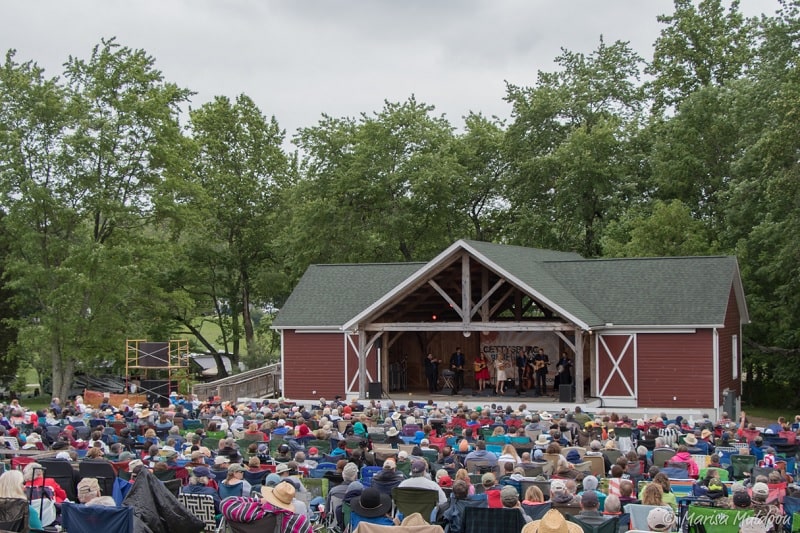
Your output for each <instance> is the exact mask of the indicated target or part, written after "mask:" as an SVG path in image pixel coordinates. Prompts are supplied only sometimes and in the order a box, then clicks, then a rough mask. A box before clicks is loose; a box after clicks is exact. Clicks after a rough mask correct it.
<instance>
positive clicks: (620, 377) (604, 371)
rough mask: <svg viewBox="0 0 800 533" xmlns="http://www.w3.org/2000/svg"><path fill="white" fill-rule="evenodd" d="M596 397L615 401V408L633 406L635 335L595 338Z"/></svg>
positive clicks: (634, 389)
mask: <svg viewBox="0 0 800 533" xmlns="http://www.w3.org/2000/svg"><path fill="white" fill-rule="evenodd" d="M596 353H597V374H596V376H597V383H596V386H597V395H598V396H599V397H601V398H604V399H616V400H618V401H617V402H615V403H616V404H619V405H623V404H624V405H632V406H635V403H636V397H637V393H638V390H637V383H636V372H637V371H636V335H635V334H616V335H598V336H597V351H596Z"/></svg>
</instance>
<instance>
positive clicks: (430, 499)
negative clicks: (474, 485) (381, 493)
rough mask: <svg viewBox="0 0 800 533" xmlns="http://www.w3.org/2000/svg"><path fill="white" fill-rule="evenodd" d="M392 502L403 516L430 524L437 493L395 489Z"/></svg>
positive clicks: (403, 488)
mask: <svg viewBox="0 0 800 533" xmlns="http://www.w3.org/2000/svg"><path fill="white" fill-rule="evenodd" d="M392 500H393V501H394V504H395V507H396V508H397V510H398V511H400V512H401V513H403V516H408V515H410V514H413V513H419V514H421V515H422V518H424V519H425V521H426V522H430V518H431V513H432V512H433V508H434V507H436V506H437V505H438V503H439V491H436V490H429V489H416V488H411V487H395V488H394V489H393V490H392ZM523 525H524V524H523Z"/></svg>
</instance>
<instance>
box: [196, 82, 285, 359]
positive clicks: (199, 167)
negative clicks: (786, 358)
mask: <svg viewBox="0 0 800 533" xmlns="http://www.w3.org/2000/svg"><path fill="white" fill-rule="evenodd" d="M190 116H191V124H190V130H191V133H192V137H193V139H194V142H195V143H196V145H197V149H196V156H195V160H194V173H193V174H194V176H195V180H196V184H197V185H198V187H197V188H196V190H195V195H194V196H193V198H192V201H191V206H192V207H193V208H194V209H195V211H196V213H197V214H199V215H200V217H199V219H200V220H199V224H198V225H197V226H196V227H194V228H192V235H191V236H190V237H189V239H188V240H187V241H186V242H187V243H188V244H189V246H190V247H191V248H192V249H191V250H190V252H189V253H190V257H192V259H193V263H192V264H194V265H195V266H196V267H197V268H198V270H199V271H200V272H201V277H200V279H201V280H202V282H203V284H204V285H205V286H206V287H207V288H208V290H207V296H208V297H209V300H210V301H208V303H209V304H211V305H214V306H215V307H216V313H217V320H218V323H219V325H220V328H221V330H222V331H223V345H224V346H225V348H226V351H228V352H229V353H230V354H231V355H232V357H233V361H234V362H237V361H238V359H239V339H241V338H244V339H245V342H246V345H247V351H248V355H249V356H250V358H251V360H258V359H259V357H258V355H259V354H258V352H259V346H258V344H257V343H256V341H255V329H254V325H253V320H252V317H251V311H252V309H253V308H254V306H255V305H256V304H258V303H263V302H267V301H272V300H274V299H276V298H277V297H280V295H281V294H282V291H284V290H285V288H284V284H282V283H278V284H277V286H276V285H273V286H269V285H270V284H269V283H267V284H265V283H263V281H264V280H266V279H270V278H278V279H279V278H280V277H281V274H280V273H281V270H280V268H281V266H282V264H281V255H280V253H279V252H277V251H276V250H277V246H276V244H274V243H273V240H272V239H273V237H274V236H275V235H276V234H277V233H278V229H279V227H280V224H281V222H282V219H283V215H282V213H281V212H280V198H281V194H280V190H281V188H283V187H286V186H287V185H288V183H289V178H290V174H291V172H290V171H291V162H290V159H289V158H288V157H287V155H286V154H285V153H284V151H283V149H282V143H283V141H284V131H283V130H281V128H280V127H279V125H278V122H277V120H276V119H275V117H272V118H271V119H267V117H265V116H264V114H263V113H262V112H261V111H260V110H259V109H258V107H257V106H256V105H255V103H254V102H253V101H252V100H251V99H250V98H249V97H247V96H245V95H240V96H239V97H237V98H236V101H235V102H231V101H230V100H229V99H228V98H225V97H217V98H215V99H214V100H213V101H212V102H209V103H207V104H205V105H203V106H202V107H200V108H199V109H196V110H193V111H192V112H191V114H190ZM220 300H225V301H226V302H227V306H228V307H229V309H230V312H229V313H224V312H223V310H222V309H220V308H219V307H218V305H219V302H220ZM242 330H243V332H242ZM228 332H229V333H230V338H228ZM229 347H230V349H228V348H229ZM222 372H223V373H224V369H222Z"/></svg>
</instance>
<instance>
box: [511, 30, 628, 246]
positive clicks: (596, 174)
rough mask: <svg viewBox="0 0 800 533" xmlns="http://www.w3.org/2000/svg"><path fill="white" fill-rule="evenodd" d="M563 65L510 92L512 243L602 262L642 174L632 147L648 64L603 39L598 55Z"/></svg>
mask: <svg viewBox="0 0 800 533" xmlns="http://www.w3.org/2000/svg"><path fill="white" fill-rule="evenodd" d="M556 63H557V65H558V66H559V67H560V70H558V71H556V72H552V73H546V72H539V76H538V81H537V84H536V86H535V87H530V88H528V87H517V86H514V85H509V86H508V89H507V94H506V100H507V101H508V102H509V103H511V105H512V117H513V122H512V124H511V125H510V126H509V131H508V137H507V153H508V157H509V158H510V164H511V165H512V171H511V177H510V179H509V181H508V187H507V189H506V193H505V195H506V198H507V199H508V201H509V209H508V212H509V216H510V223H509V225H508V227H507V228H506V230H507V231H508V240H510V241H512V242H516V243H519V244H523V245H532V246H539V247H545V248H556V249H570V250H578V251H580V252H581V253H582V254H584V255H586V256H590V257H591V256H597V255H599V253H600V237H601V235H602V230H603V227H604V225H605V224H606V223H607V222H608V220H613V219H614V218H615V216H616V214H615V213H616V211H617V209H618V208H619V201H620V198H621V197H622V196H624V194H623V190H624V189H625V187H626V183H627V182H629V181H632V176H630V174H629V172H631V170H632V169H635V168H636V165H635V164H633V163H632V162H631V161H630V160H628V159H627V157H626V155H627V154H628V150H627V149H626V146H627V145H628V144H629V143H631V142H633V140H634V139H635V137H636V133H637V131H638V129H639V122H640V120H641V117H640V112H641V107H642V91H641V88H640V87H639V86H637V84H636V81H637V80H638V79H639V69H640V63H641V58H640V57H639V56H638V55H637V54H635V53H634V52H633V51H632V50H631V49H630V47H629V46H628V45H627V43H623V42H616V43H613V44H611V45H607V44H606V43H605V42H603V40H602V39H601V41H600V45H599V47H598V49H597V50H596V51H595V52H593V53H591V54H589V55H584V54H581V53H574V52H569V51H566V50H565V51H564V52H563V53H562V54H561V55H560V56H559V57H557V58H556Z"/></svg>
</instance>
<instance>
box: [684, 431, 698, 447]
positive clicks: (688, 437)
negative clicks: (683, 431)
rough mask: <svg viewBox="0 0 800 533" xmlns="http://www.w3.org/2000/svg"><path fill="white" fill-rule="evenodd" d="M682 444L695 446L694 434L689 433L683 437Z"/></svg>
mask: <svg viewBox="0 0 800 533" xmlns="http://www.w3.org/2000/svg"><path fill="white" fill-rule="evenodd" d="M683 442H685V443H686V444H688V445H689V446H697V437H695V436H694V433H689V434H688V435H686V437H684V439H683Z"/></svg>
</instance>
